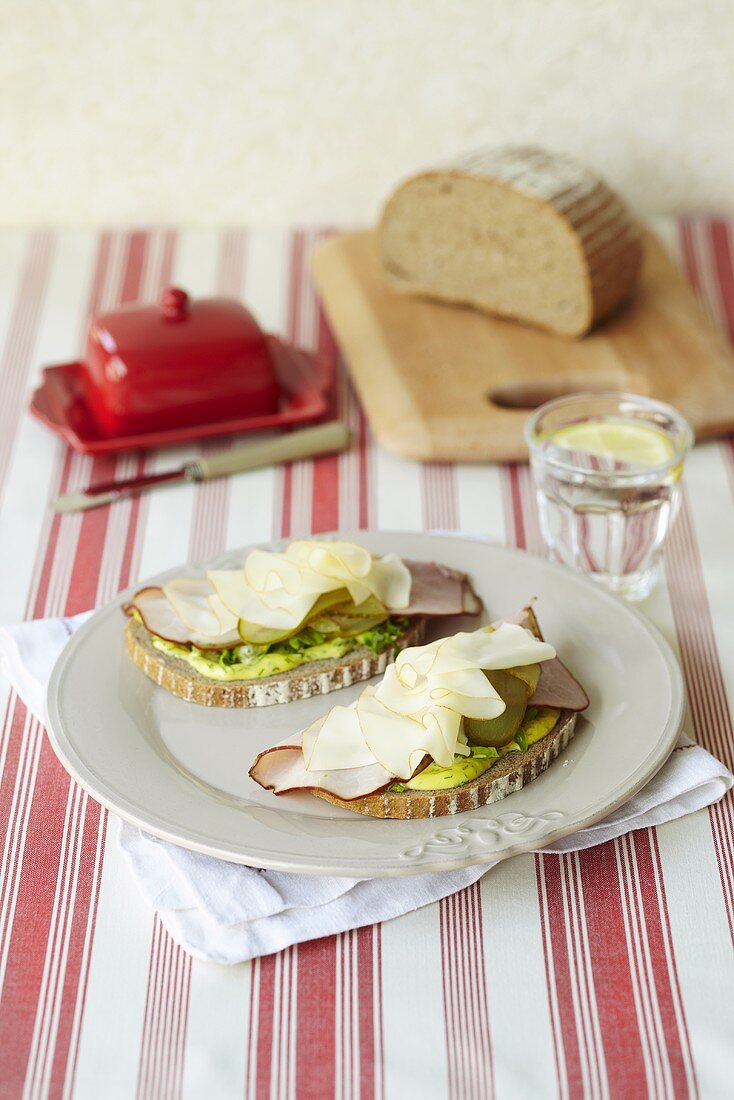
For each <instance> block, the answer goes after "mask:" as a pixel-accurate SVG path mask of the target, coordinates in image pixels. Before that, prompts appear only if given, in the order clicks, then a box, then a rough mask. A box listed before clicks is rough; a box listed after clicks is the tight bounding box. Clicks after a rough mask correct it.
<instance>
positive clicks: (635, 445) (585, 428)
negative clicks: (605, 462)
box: [550, 420, 675, 468]
mask: <svg viewBox="0 0 734 1100" xmlns="http://www.w3.org/2000/svg"><path fill="white" fill-rule="evenodd" d="M550 438H551V439H552V441H553V443H555V444H556V446H558V447H563V448H564V449H565V450H569V451H583V452H584V453H585V454H590V455H598V456H599V457H600V458H608V459H612V460H613V461H615V462H624V463H627V464H628V465H630V466H642V467H648V468H649V467H652V466H662V465H663V464H664V463H666V462H670V460H671V458H674V457H675V447H674V446H673V443H672V442H671V440H670V439H669V438H668V436H667V435H666V434H665V432H663V431H661V430H660V429H659V428H655V427H653V426H652V425H649V424H640V423H639V422H638V421H629V420H628V421H619V420H587V421H586V422H585V423H583V424H569V425H568V426H567V427H565V428H559V429H558V431H557V432H553V433H551V435H550Z"/></svg>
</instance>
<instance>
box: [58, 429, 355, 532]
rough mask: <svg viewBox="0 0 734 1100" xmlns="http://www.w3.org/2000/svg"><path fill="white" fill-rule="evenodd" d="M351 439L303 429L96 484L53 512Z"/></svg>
mask: <svg viewBox="0 0 734 1100" xmlns="http://www.w3.org/2000/svg"><path fill="white" fill-rule="evenodd" d="M350 438H351V432H350V430H349V428H348V427H347V426H346V424H342V422H341V421H339V420H332V421H329V423H327V424H317V425H315V426H314V427H311V428H301V429H300V430H299V431H296V432H288V433H286V434H284V435H279V436H276V437H275V438H273V439H263V440H258V441H257V442H256V443H248V444H247V445H246V446H244V447H237V448H235V449H233V450H231V451H218V452H217V453H216V454H211V455H201V456H200V457H199V458H197V459H195V460H194V461H192V462H185V463H184V464H183V466H179V467H178V468H177V469H174V470H164V471H163V472H162V473H159V474H141V475H140V476H138V477H131V478H125V479H124V480H120V481H104V482H97V484H95V485H89V486H87V488H86V489H82V490H79V491H77V492H71V493H62V495H61V496H59V497H57V498H56V500H55V501H54V509H55V510H56V511H57V512H80V511H85V510H86V509H88V508H99V507H101V506H102V505H103V504H111V503H112V502H113V501H116V500H120V499H122V498H123V497H128V496H134V495H135V494H137V493H142V492H144V491H145V490H146V489H152V488H157V487H158V486H163V485H178V484H180V483H181V482H186V481H189V482H192V481H208V480H209V479H210V478H213V477H228V476H229V475H230V474H237V473H241V472H242V471H244V470H256V469H258V468H259V467H262V466H272V465H273V464H274V463H277V462H292V461H294V460H296V459H299V458H310V457H312V456H313V455H318V454H330V453H334V452H335V451H343V450H344V449H345V448H346V447H347V446H348V445H349V441H350Z"/></svg>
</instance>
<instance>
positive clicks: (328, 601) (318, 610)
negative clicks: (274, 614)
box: [237, 588, 354, 645]
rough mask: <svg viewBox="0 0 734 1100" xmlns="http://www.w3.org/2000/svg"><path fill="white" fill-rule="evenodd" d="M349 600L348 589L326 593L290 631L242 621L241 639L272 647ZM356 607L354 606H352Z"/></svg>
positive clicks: (239, 628) (338, 589)
mask: <svg viewBox="0 0 734 1100" xmlns="http://www.w3.org/2000/svg"><path fill="white" fill-rule="evenodd" d="M348 599H349V593H348V592H347V590H346V588H335V589H334V591H333V592H324V593H323V594H322V595H321V596H319V598H318V599H317V600H316V602H315V604H314V605H313V607H312V608H311V610H310V611H309V613H308V615H307V616H306V618H305V619H304V620H303V621H302V622H300V623H299V624H298V626H295V627H293V628H291V629H288V630H282V629H277V628H274V627H272V626H262V625H261V624H260V623H248V622H247V620H246V619H240V621H239V623H238V624H237V630H238V631H239V635H240V638H241V639H242V641H243V642H248V643H249V644H250V645H272V644H273V643H274V642H284V641H285V640H286V638H292V637H293V636H294V635H295V634H298V633H300V631H301V630H303V628H304V627H305V626H307V625H308V624H309V622H311V621H312V620H313V619H315V618H318V617H320V616H321V615H323V613H324V611H328V610H329V609H330V608H332V607H338V606H339V605H341V604H343V603H344V602H345V600H348ZM352 606H354V604H352Z"/></svg>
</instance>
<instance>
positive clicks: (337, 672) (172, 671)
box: [125, 618, 428, 707]
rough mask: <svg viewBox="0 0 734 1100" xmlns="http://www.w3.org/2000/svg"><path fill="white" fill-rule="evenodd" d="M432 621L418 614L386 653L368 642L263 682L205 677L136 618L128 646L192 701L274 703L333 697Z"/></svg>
mask: <svg viewBox="0 0 734 1100" xmlns="http://www.w3.org/2000/svg"><path fill="white" fill-rule="evenodd" d="M427 622H428V620H427V619H426V618H416V619H415V620H414V621H413V622H412V623H411V625H410V626H409V627H408V629H407V630H406V631H405V633H404V634H402V635H401V636H400V637H399V638H398V640H397V642H396V644H395V645H394V646H392V647H390V648H389V649H386V650H383V652H382V653H373V652H372V650H371V649H367V648H366V647H364V646H363V647H362V648H360V649H355V650H352V652H351V653H347V654H345V655H344V656H343V657H335V658H332V659H331V660H328V661H312V662H311V663H310V664H305V665H299V666H298V668H294V669H290V670H289V671H287V672H279V673H275V674H274V675H273V676H263V677H262V678H261V679H258V680H227V681H225V682H220V681H218V680H212V679H210V678H209V677H208V676H202V674H201V673H200V672H197V670H196V669H194V668H192V667H191V665H190V664H188V662H187V661H184V660H182V658H180V657H176V656H175V655H173V654H169V653H163V652H161V650H160V649H156V647H155V646H154V645H153V641H152V638H151V636H150V634H149V633H148V631H147V630H146V629H145V627H144V626H143V624H142V623H139V622H137V620H135V619H129V620H128V623H127V627H126V629H125V648H126V649H127V652H128V654H129V655H130V657H131V658H132V660H133V661H134V662H135V664H136V665H137V666H138V668H139V669H141V670H142V671H143V672H144V673H145V675H146V676H149V677H150V679H151V680H155V682H156V683H157V684H160V686H161V687H163V688H165V689H166V691H170V692H171V694H172V695H178V696H179V698H181V699H185V700H186V702H188V703H201V704H202V706H205V707H269V706H272V705H273V704H275V703H292V702H294V701H295V700H296V699H308V698H310V696H312V695H327V694H328V693H329V692H330V691H336V690H337V689H338V688H343V687H349V685H350V684H356V683H358V682H359V681H361V680H369V679H370V677H372V676H376V675H377V674H378V673H380V672H384V671H385V668H386V667H387V665H388V663H389V662H390V661H391V660H392V658H393V657H394V656H395V654H396V653H397V651H398V650H400V649H404V648H405V647H406V646H409V645H420V644H421V643H422V642H423V639H424V636H425V632H426V624H427Z"/></svg>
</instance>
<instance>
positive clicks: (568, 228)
mask: <svg viewBox="0 0 734 1100" xmlns="http://www.w3.org/2000/svg"><path fill="white" fill-rule="evenodd" d="M379 236H380V248H381V253H382V262H383V265H384V268H385V271H386V273H387V275H388V278H389V281H390V283H391V285H392V286H393V287H394V288H396V289H397V290H400V291H405V292H408V293H412V294H425V295H428V296H430V297H434V298H439V299H441V300H442V301H445V302H454V303H460V304H464V305H470V306H475V307H477V308H479V309H483V310H486V311H488V312H489V313H495V314H499V315H500V316H502V317H508V318H512V319H514V320H518V321H523V322H526V323H529V324H533V325H537V326H539V327H540V328H543V329H548V330H549V331H551V332H555V333H558V334H561V335H564V336H582V335H583V334H584V333H586V332H588V330H589V329H590V328H591V327H592V326H593V325H594V324H596V323H597V322H598V321H601V320H602V319H603V318H605V317H607V316H609V314H610V313H612V312H613V311H614V310H615V309H616V308H617V307H618V306H619V305H620V304H621V303H622V302H624V301H625V300H626V299H627V298H629V296H630V295H631V294H632V293H633V291H634V290H635V287H636V286H637V283H638V278H639V272H640V264H641V259H642V243H641V241H642V239H641V234H640V228H639V226H638V225H637V223H636V222H635V221H634V219H633V218H632V217H631V215H630V214H629V212H628V210H627V208H626V207H625V206H624V204H623V203H622V201H621V200H620V199H619V198H618V197H617V195H615V194H614V192H613V191H612V190H611V189H610V188H609V187H607V185H606V184H605V183H604V182H603V181H602V180H601V179H600V178H599V177H598V176H596V175H595V174H594V173H593V172H591V171H589V170H588V169H586V168H584V167H583V166H581V165H579V164H577V163H576V162H574V161H572V160H571V159H569V158H568V157H565V156H561V155H559V154H555V153H548V152H545V151H544V150H542V149H536V148H525V147H523V148H511V149H500V150H495V151H483V152H480V153H475V154H472V155H469V156H466V157H464V158H463V159H461V160H457V161H456V162H454V163H451V164H448V165H446V166H444V167H439V168H435V169H432V170H428V171H425V172H422V173H421V174H420V175H417V176H414V177H412V178H411V179H409V180H408V181H407V182H405V183H404V184H402V186H401V187H399V188H398V189H397V190H396V191H395V192H394V194H393V195H392V197H391V198H390V199H389V200H388V202H387V204H386V206H385V209H384V212H383V215H382V220H381V223H380V228H379Z"/></svg>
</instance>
